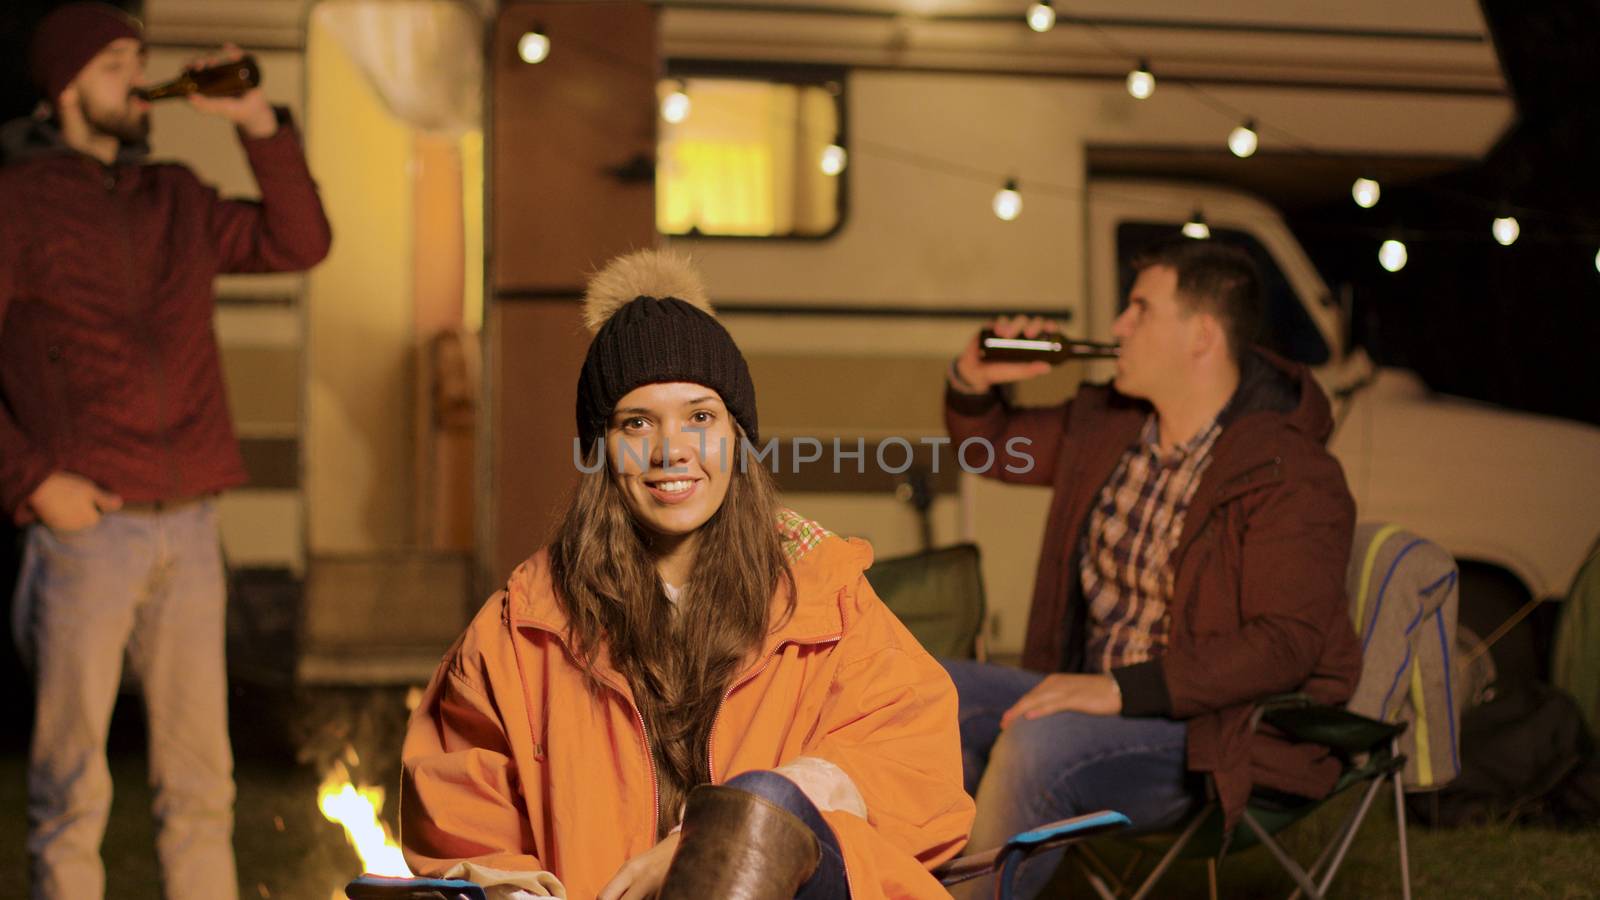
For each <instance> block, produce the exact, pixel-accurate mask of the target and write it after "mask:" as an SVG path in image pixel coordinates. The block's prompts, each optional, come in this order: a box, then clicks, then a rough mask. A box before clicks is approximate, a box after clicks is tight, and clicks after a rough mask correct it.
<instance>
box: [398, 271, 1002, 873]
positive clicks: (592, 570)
mask: <svg viewBox="0 0 1600 900" xmlns="http://www.w3.org/2000/svg"><path fill="white" fill-rule="evenodd" d="M586 320H587V322H588V324H589V326H590V327H591V328H592V329H594V330H595V337H594V340H593V342H592V343H591V344H590V347H589V351H588V355H587V357H586V359H585V361H584V363H583V368H582V371H581V373H580V375H579V380H578V403H577V419H578V421H577V424H578V433H579V439H580V441H581V446H583V447H585V448H592V449H593V451H594V455H595V456H597V457H600V458H602V459H604V460H606V464H605V465H596V466H593V467H592V468H587V467H586V468H584V469H583V474H582V476H581V478H580V479H579V483H578V487H577V489H576V491H575V492H574V494H573V496H572V499H571V500H570V501H569V504H568V507H567V510H566V514H565V516H564V518H563V520H562V521H561V524H560V525H559V526H558V528H557V529H556V533H555V535H554V537H553V539H552V541H551V544H550V546H549V547H547V548H546V549H545V550H542V551H540V552H538V553H536V554H534V555H533V556H532V557H531V558H529V559H528V560H527V561H526V562H525V563H523V564H522V566H520V567H519V568H518V569H517V571H516V572H515V573H513V574H512V576H511V580H510V583H509V584H508V585H507V588H506V590H505V591H503V592H501V593H499V594H497V595H496V596H495V597H493V598H491V600H490V601H489V602H488V603H487V604H486V605H485V606H484V609H483V611H482V612H481V613H480V614H479V615H478V616H477V618H476V619H475V620H474V621H473V623H472V624H471V625H470V626H469V627H468V629H467V633H466V634H465V635H464V636H463V637H462V638H461V639H460V640H459V641H458V642H457V644H456V646H455V648H454V649H453V650H452V651H451V653H450V654H449V655H448V657H447V658H446V659H445V661H444V663H443V664H442V665H441V666H440V668H439V671H438V673H437V674H436V675H435V676H434V679H433V683H432V684H431V685H430V686H429V688H428V692H427V694H426V696H425V697H424V699H423V701H422V703H421V704H420V705H419V706H418V708H417V710H416V712H415V714H414V715H413V718H412V721H411V725H410V729H409V732H408V734H407V737H406V744H405V750H404V753H403V757H404V765H405V781H404V791H405V793H404V803H403V806H402V813H401V843H402V845H403V847H404V849H405V852H406V858H407V862H408V863H409V864H410V866H411V868H412V869H413V870H414V871H416V872H418V873H419V874H424V875H432V876H442V877H458V876H467V877H472V876H473V875H474V873H481V872H482V871H483V869H484V868H489V869H494V870H499V871H500V872H502V873H504V872H510V873H523V874H524V875H526V876H527V877H526V879H525V881H526V882H527V883H528V884H530V885H531V884H539V883H542V882H541V881H540V879H544V878H547V877H548V873H553V874H554V875H555V876H556V877H557V878H559V879H560V881H561V882H562V884H563V886H564V887H565V890H566V892H567V895H568V896H574V897H599V898H601V900H616V898H622V897H641V896H659V897H662V898H668V900H672V898H687V897H696V898H698V897H745V898H751V900H786V898H790V897H796V896H803V897H807V898H843V897H854V898H858V900H870V898H875V897H883V896H895V897H923V896H927V897H936V896H946V894H945V892H944V891H943V889H941V888H940V887H939V885H938V883H937V881H935V879H934V878H933V877H932V876H931V875H930V874H929V871H928V870H929V869H930V868H931V867H934V866H937V865H938V864H939V863H941V862H942V861H944V860H945V859H948V858H949V857H950V856H952V855H954V853H955V851H956V850H957V849H959V847H960V846H961V844H962V843H963V841H964V840H965V838H966V831H967V827H968V824H969V823H970V820H971V817H972V803H971V800H970V799H969V798H968V797H967V796H966V795H965V794H964V793H963V792H962V787H961V760H960V748H959V738H958V734H957V726H956V718H955V693H954V690H953V688H952V686H951V683H950V679H949V677H948V676H947V675H946V674H945V673H944V671H943V670H942V669H941V668H940V667H939V666H938V665H937V664H936V663H935V662H934V661H933V659H932V658H931V657H930V656H929V655H928V654H927V653H926V651H924V650H923V649H922V647H921V646H919V645H918V644H917V642H916V640H915V639H914V638H913V637H912V636H911V635H910V634H909V633H908V632H907V631H906V630H905V629H904V627H902V626H901V625H900V623H899V621H898V620H896V619H895V618H894V615H893V614H892V613H890V612H889V611H888V609H887V608H886V607H885V606H884V605H883V603H882V602H881V601H880V600H879V599H878V598H877V596H876V595H875V594H874V593H873V591H872V588H871V586H870V585H868V584H867V582H866V580H865V578H864V576H863V570H864V569H865V568H866V566H867V565H868V564H869V563H870V562H871V550H870V548H868V547H867V546H866V544H864V543H862V542H860V541H854V540H851V541H846V540H841V539H840V538H838V537H835V536H834V535H832V534H829V533H828V532H827V531H825V530H824V529H823V528H822V527H821V526H820V525H818V524H817V523H815V522H810V521H807V520H805V519H803V518H801V517H800V516H799V515H797V514H795V513H793V512H791V511H788V510H784V509H781V508H780V507H779V506H778V502H777V494H776V490H775V488H774V486H773V483H772V477H771V473H770V472H769V471H768V470H767V469H766V468H764V467H763V466H761V465H759V464H758V465H752V466H745V465H740V464H739V463H738V461H736V456H737V452H736V450H735V449H734V448H740V449H742V448H743V447H744V444H745V442H746V441H750V442H755V441H758V440H759V425H758V422H757V417H756V402H755V387H754V384H753V382H752V381H751V379H750V372H749V369H748V367H747V366H746V364H745V360H744V356H743V355H742V354H741V353H740V351H739V348H738V347H737V346H736V345H735V344H734V343H733V339H732V338H731V337H729V335H728V332H727V331H726V330H725V329H724V328H723V327H722V325H721V323H720V322H718V321H717V319H716V318H715V317H714V315H713V314H712V311H711V306H710V303H709V301H708V300H707V298H706V292H705V289H704V288H703V287H702V286H701V284H700V278H699V275H698V273H697V272H696V271H695V270H694V269H693V268H692V267H691V266H690V265H689V263H688V261H687V260H686V259H683V258H681V257H678V256H674V255H670V254H667V253H658V252H655V251H645V252H641V253H636V254H633V255H631V256H626V257H623V258H621V259H618V260H615V261H613V262H612V263H611V264H610V265H609V266H607V267H606V269H605V270H603V271H602V272H600V273H599V274H598V275H597V276H595V278H594V279H593V280H592V281H591V282H590V285H589V291H588V296H587V297H586ZM602 451H603V453H602ZM580 810H581V813H580ZM735 858H737V859H739V860H741V865H739V866H729V865H727V861H728V860H729V859H735ZM546 870H548V871H546Z"/></svg>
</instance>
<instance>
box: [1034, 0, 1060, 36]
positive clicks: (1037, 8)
mask: <svg viewBox="0 0 1600 900" xmlns="http://www.w3.org/2000/svg"><path fill="white" fill-rule="evenodd" d="M1028 27H1029V28H1032V29H1033V30H1034V31H1037V32H1039V33H1040V34H1044V33H1045V32H1046V31H1049V30H1050V29H1052V28H1054V27H1056V8H1055V7H1054V6H1052V5H1050V0H1036V2H1035V3H1034V4H1033V5H1031V6H1029V7H1028Z"/></svg>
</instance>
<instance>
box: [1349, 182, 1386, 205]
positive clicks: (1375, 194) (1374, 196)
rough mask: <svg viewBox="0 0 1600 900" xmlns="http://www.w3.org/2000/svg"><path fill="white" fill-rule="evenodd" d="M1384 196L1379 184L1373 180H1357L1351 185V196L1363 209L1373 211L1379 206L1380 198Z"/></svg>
mask: <svg viewBox="0 0 1600 900" xmlns="http://www.w3.org/2000/svg"><path fill="white" fill-rule="evenodd" d="M1382 195H1383V191H1382V190H1381V189H1379V187H1378V183H1377V182H1376V181H1373V180H1372V179H1371V178H1357V179H1356V183H1355V184H1352V185H1350V196H1351V197H1352V198H1354V199H1355V201H1356V205H1357V206H1359V207H1361V208H1362V209H1371V208H1373V207H1374V206H1377V205H1378V198H1379V197H1380V196H1382Z"/></svg>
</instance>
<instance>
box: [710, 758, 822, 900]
mask: <svg viewBox="0 0 1600 900" xmlns="http://www.w3.org/2000/svg"><path fill="white" fill-rule="evenodd" d="M723 786H724V787H731V788H738V789H739V790H741V791H745V792H747V793H751V794H755V795H756V796H757V797H761V798H763V799H765V800H767V801H769V802H771V803H775V804H777V805H778V806H781V807H783V808H784V809H785V810H787V811H788V812H789V813H790V814H791V815H793V816H794V817H795V818H797V819H799V820H800V821H802V822H804V823H806V826H807V827H809V828H810V829H811V833H812V834H815V835H816V836H817V844H818V846H819V847H821V849H822V859H821V861H820V862H818V863H817V870H816V872H814V873H812V875H811V878H810V880H808V881H807V882H806V883H805V884H803V885H801V886H800V891H799V893H797V894H795V895H794V896H795V900H848V898H849V896H850V882H849V880H848V879H847V878H845V874H844V854H843V853H842V852H841V851H840V850H839V838H838V837H836V836H835V835H834V833H833V829H832V828H829V827H828V822H827V820H825V819H823V818H822V813H820V812H818V811H817V808H816V806H814V805H813V804H812V803H811V800H810V799H808V798H807V797H806V795H805V793H804V792H802V791H801V790H800V788H798V787H796V786H795V783H794V782H792V781H790V780H789V779H787V778H785V777H783V776H782V775H779V774H777V773H776V772H746V773H744V774H743V775H737V776H735V777H733V778H730V779H728V781H727V783H726V784H724V785H723Z"/></svg>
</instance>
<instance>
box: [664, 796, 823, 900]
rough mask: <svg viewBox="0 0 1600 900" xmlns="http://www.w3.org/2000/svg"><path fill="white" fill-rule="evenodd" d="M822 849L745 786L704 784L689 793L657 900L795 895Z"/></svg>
mask: <svg viewBox="0 0 1600 900" xmlns="http://www.w3.org/2000/svg"><path fill="white" fill-rule="evenodd" d="M821 859H822V849H821V848H820V847H819V846H818V845H817V836H816V835H815V834H813V833H812V831H811V829H810V828H808V827H806V823H804V822H802V821H800V819H798V818H797V817H795V815H794V814H793V813H791V812H789V811H788V810H786V809H784V808H783V807H781V806H779V805H777V804H776V803H773V802H772V801H770V800H767V799H766V798H764V797H758V796H756V795H755V794H752V793H749V792H748V791H741V790H738V789H736V788H729V787H721V786H718V785H709V784H703V785H700V786H699V787H697V788H695V789H694V790H693V791H691V792H690V793H689V804H688V808H687V809H686V810H685V812H684V816H683V834H682V836H681V837H679V839H678V852H677V853H675V854H674V855H673V857H672V864H671V865H670V866H668V867H667V879H666V882H665V883H664V884H663V885H662V886H661V893H660V894H658V895H656V896H657V897H658V898H659V900H793V898H794V895H795V892H797V891H799V890H800V886H801V885H803V884H805V883H806V880H807V879H809V878H810V877H811V874H812V873H813V872H815V871H816V870H817V863H818V862H820V861H821Z"/></svg>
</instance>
